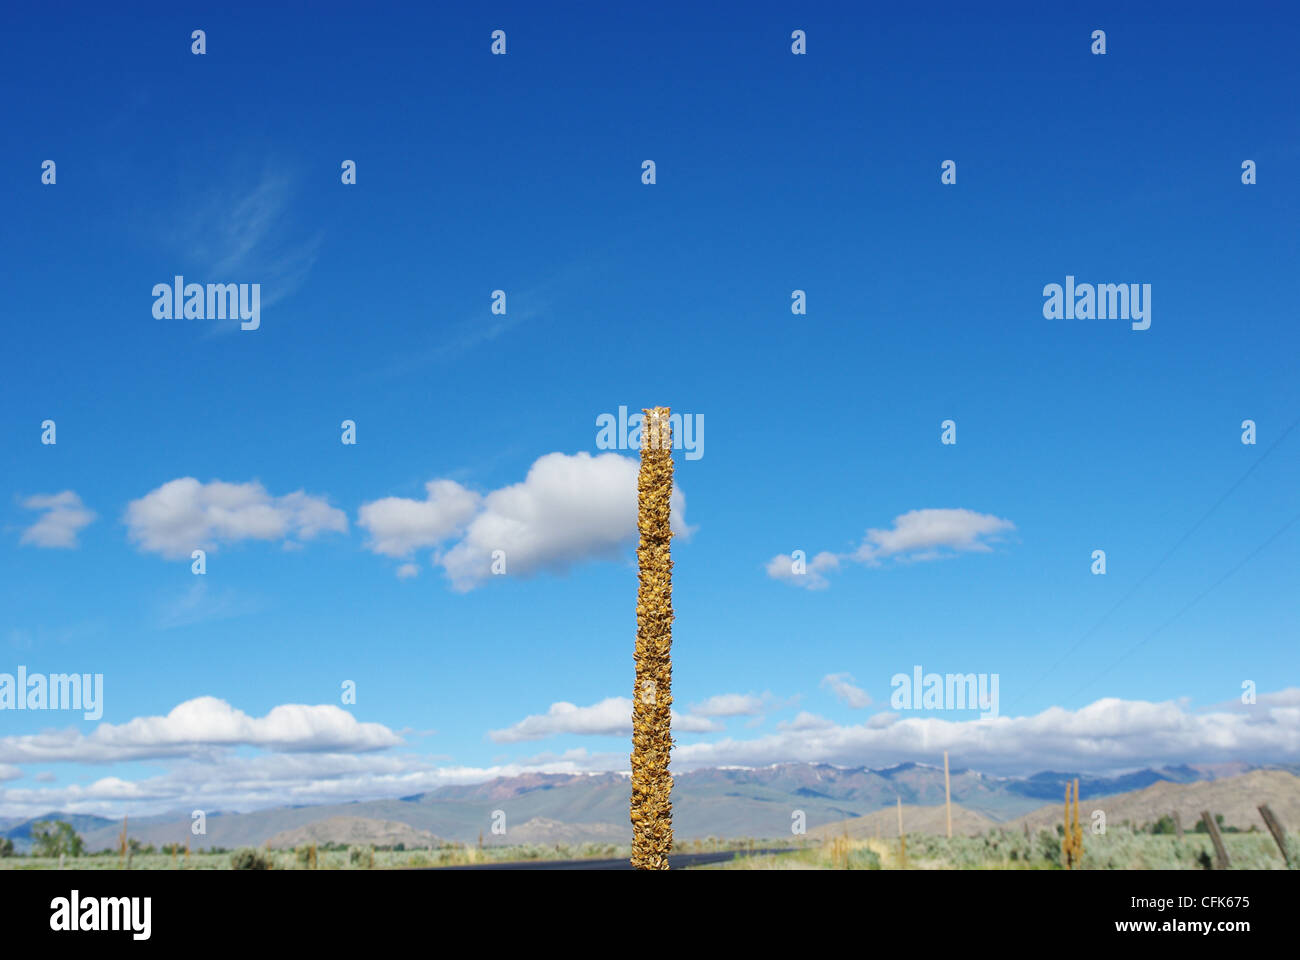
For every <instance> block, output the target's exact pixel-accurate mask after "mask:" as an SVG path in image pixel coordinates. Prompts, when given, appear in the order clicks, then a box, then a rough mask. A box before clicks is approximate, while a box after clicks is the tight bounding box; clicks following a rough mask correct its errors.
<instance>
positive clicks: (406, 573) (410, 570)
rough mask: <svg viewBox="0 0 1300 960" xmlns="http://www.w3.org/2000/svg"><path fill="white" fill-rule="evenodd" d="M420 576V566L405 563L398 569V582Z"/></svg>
mask: <svg viewBox="0 0 1300 960" xmlns="http://www.w3.org/2000/svg"><path fill="white" fill-rule="evenodd" d="M419 575H420V567H419V564H415V563H404V564H402V565H401V566H400V567H398V568H397V579H398V580H410V579H411V578H412V577H418V576H419Z"/></svg>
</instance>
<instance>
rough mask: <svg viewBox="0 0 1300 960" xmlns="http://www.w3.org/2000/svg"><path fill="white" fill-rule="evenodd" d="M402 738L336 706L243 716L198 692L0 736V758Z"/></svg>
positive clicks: (375, 743)
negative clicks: (60, 726)
mask: <svg viewBox="0 0 1300 960" xmlns="http://www.w3.org/2000/svg"><path fill="white" fill-rule="evenodd" d="M401 742H402V740H401V738H400V737H398V736H397V734H395V733H393V732H392V731H391V730H389V729H388V728H387V727H385V726H383V725H382V724H378V723H361V722H359V721H358V720H357V719H356V718H355V717H354V716H353V715H352V714H350V713H348V712H347V711H346V710H344V709H342V708H341V707H336V706H332V705H329V704H324V705H319V706H308V705H305V704H283V705H281V706H277V707H273V708H272V709H271V711H270V712H269V713H267V715H266V716H264V717H250V716H249V715H248V714H246V713H244V712H243V711H241V710H237V709H235V708H234V707H232V706H231V705H230V704H228V703H226V702H225V701H224V700H219V699H217V698H216V697H197V698H195V699H193V700H187V701H185V702H184V703H182V704H179V705H178V706H176V707H175V708H173V709H172V711H171V712H170V713H168V714H167V716H165V717H136V718H135V719H134V720H130V721H128V722H127V723H123V724H119V725H114V724H111V723H101V724H99V725H98V726H97V727H96V728H95V729H94V731H93V732H91V733H89V734H84V735H83V734H82V733H80V732H79V731H77V730H75V729H69V730H50V731H46V732H43V733H37V734H26V735H22V736H10V737H2V738H0V762H13V763H53V762H77V763H107V762H114V761H127V760H141V759H148V758H157V757H168V756H186V755H197V756H201V755H203V754H204V751H205V750H210V749H211V748H213V747H236V746H253V747H262V748H265V749H272V750H280V751H289V752H295V751H340V750H342V751H365V750H380V749H383V748H385V747H391V746H395V745H397V744H399V743H401Z"/></svg>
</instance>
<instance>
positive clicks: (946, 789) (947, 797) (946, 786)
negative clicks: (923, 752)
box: [943, 750, 952, 840]
mask: <svg viewBox="0 0 1300 960" xmlns="http://www.w3.org/2000/svg"><path fill="white" fill-rule="evenodd" d="M943 802H944V804H945V805H946V806H947V807H948V839H949V840H951V839H952V781H950V780H949V779H948V751H947V750H945V751H944V752H943Z"/></svg>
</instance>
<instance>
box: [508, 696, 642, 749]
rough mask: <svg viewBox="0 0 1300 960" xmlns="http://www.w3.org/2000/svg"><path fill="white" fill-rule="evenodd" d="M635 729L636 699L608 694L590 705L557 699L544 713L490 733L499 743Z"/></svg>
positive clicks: (614, 733)
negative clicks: (634, 702) (609, 695)
mask: <svg viewBox="0 0 1300 960" xmlns="http://www.w3.org/2000/svg"><path fill="white" fill-rule="evenodd" d="M631 732H632V701H631V699H630V698H628V697H606V698H605V699H604V700H602V701H600V703H596V704H592V705H591V706H590V707H579V706H575V705H574V704H572V703H564V702H560V703H553V704H551V708H550V709H549V710H547V711H546V713H542V714H533V715H532V716H528V717H524V719H522V720H520V721H519V722H518V723H516V724H513V725H512V726H509V727H507V728H506V729H504V730H492V731H490V732H489V733H488V737H490V738H491V739H492V740H493V741H494V742H496V743H519V742H520V741H523V740H543V739H545V738H546V737H555V736H559V735H560V734H565V733H577V734H594V735H597V736H608V737H616V736H621V735H623V734H630V733H631Z"/></svg>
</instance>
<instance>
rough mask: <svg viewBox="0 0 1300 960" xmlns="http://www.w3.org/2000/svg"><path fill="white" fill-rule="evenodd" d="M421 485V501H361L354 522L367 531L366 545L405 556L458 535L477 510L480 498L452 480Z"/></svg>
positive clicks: (399, 556) (389, 554)
mask: <svg viewBox="0 0 1300 960" xmlns="http://www.w3.org/2000/svg"><path fill="white" fill-rule="evenodd" d="M424 488H425V490H426V492H427V496H426V497H425V499H423V500H411V499H408V498H406V497H384V498H383V499H380V500H374V501H371V502H370V503H365V504H362V505H361V510H360V511H359V512H358V517H357V524H358V526H361V527H363V528H364V529H365V530H367V531H368V532H369V533H370V542H369V543H367V544H366V546H368V547H369V548H370V549H371V550H372V551H374V552H375V553H380V554H383V555H384V556H387V557H397V558H401V557H408V556H410V555H411V553H412V551H414V550H416V549H418V548H420V547H434V546H437V545H438V544H440V543H442V542H443V541H444V540H447V539H448V538H450V537H453V536H455V535H457V534H459V533H460V532H461V531H462V530H464V529H465V524H467V523H468V522H469V521H470V518H472V517H473V516H474V514H475V513H477V512H478V509H479V505H480V501H481V499H482V498H481V497H479V495H478V494H477V493H475V492H474V491H472V490H466V489H465V488H464V487H462V486H461V485H460V484H459V483H456V482H455V481H454V480H431V481H430V482H428V483H426V484H425V485H424ZM407 566H410V565H409V564H408V565H407ZM401 569H405V567H403V568H401ZM398 575H399V576H401V572H400V569H399V573H398Z"/></svg>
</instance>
